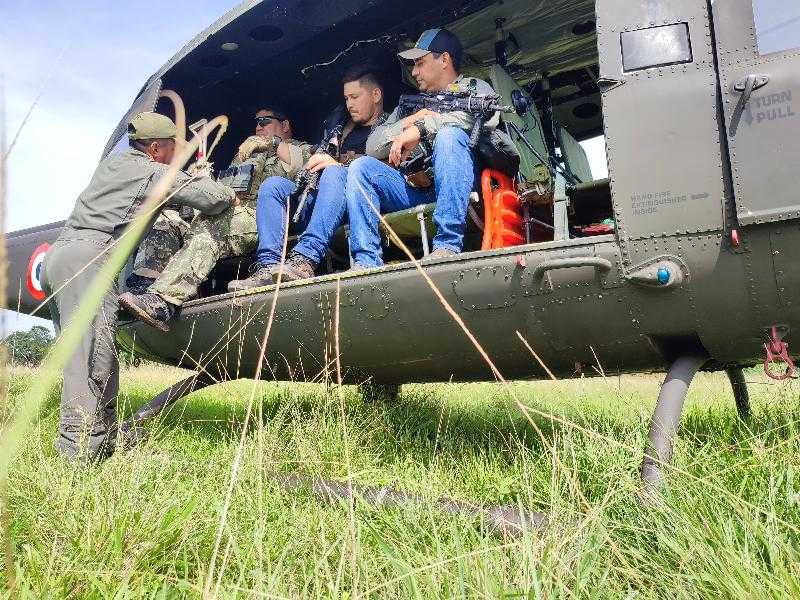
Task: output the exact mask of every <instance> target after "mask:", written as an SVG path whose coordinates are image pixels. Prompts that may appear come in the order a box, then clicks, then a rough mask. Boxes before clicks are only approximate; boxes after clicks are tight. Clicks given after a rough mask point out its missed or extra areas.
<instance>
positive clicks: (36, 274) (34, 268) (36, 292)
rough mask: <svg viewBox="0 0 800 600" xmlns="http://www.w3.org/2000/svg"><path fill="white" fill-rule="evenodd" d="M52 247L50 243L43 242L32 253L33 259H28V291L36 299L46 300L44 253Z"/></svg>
mask: <svg viewBox="0 0 800 600" xmlns="http://www.w3.org/2000/svg"><path fill="white" fill-rule="evenodd" d="M49 248H50V244H42V245H41V246H39V247H37V248H36V250H34V251H33V254H31V259H30V260H29V261H28V279H27V282H26V284H27V286H28V291H29V292H30V294H31V296H33V298H34V299H35V300H44V299H45V297H46V296H47V294H45V293H44V290H43V289H42V262H43V261H44V255H45V254H46V253H47V250H48V249H49Z"/></svg>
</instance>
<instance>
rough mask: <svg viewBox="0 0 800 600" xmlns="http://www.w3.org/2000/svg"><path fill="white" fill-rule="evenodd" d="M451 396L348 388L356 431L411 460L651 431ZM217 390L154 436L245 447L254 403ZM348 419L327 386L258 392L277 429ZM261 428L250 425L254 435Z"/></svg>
mask: <svg viewBox="0 0 800 600" xmlns="http://www.w3.org/2000/svg"><path fill="white" fill-rule="evenodd" d="M224 385H229V384H224ZM238 385H241V383H240V384H238ZM445 388H446V385H445V386H442V389H441V390H439V389H436V388H433V386H423V387H422V388H416V387H414V388H412V389H411V391H408V392H406V391H405V388H404V391H403V392H402V393H401V395H400V396H399V397H398V398H397V399H396V400H391V399H388V398H378V399H377V400H376V401H373V402H367V401H365V400H364V396H363V395H362V394H361V393H360V391H359V390H358V388H356V387H354V386H346V387H345V388H344V390H345V391H344V393H345V410H346V418H347V421H348V427H349V428H352V429H355V430H360V431H362V432H366V433H363V435H362V437H364V438H365V439H364V441H365V442H366V443H369V442H370V441H374V442H375V444H376V445H383V443H384V442H385V440H386V439H387V437H388V438H390V439H391V440H392V442H393V444H394V446H396V448H398V449H403V450H404V451H405V452H407V453H410V454H416V455H420V456H431V455H432V454H431V453H432V451H433V449H434V446H435V447H436V451H437V452H439V453H440V454H441V453H444V454H450V455H459V454H470V455H478V454H481V455H492V456H496V455H497V454H498V453H499V454H501V455H504V456H506V457H507V459H508V460H513V457H514V456H515V455H516V454H518V453H519V452H520V451H521V450H524V451H526V452H530V453H533V454H538V453H546V452H548V451H549V450H550V448H552V446H553V444H554V443H556V440H557V439H559V438H563V437H564V436H568V435H574V434H575V432H576V431H578V432H579V430H580V429H585V430H591V431H597V432H598V433H600V434H601V435H603V436H609V437H614V438H615V439H623V438H624V437H626V436H628V435H630V433H631V430H632V429H635V428H639V427H645V428H646V424H645V423H639V422H636V423H632V422H630V421H629V420H625V419H623V418H621V417H619V416H618V415H613V414H606V413H601V414H597V413H592V414H590V415H582V414H579V413H569V412H567V413H559V417H560V418H561V419H563V420H564V421H566V423H564V422H559V421H558V420H553V419H550V418H548V417H547V416H546V413H547V408H545V407H542V406H537V407H536V409H535V410H534V411H533V413H529V415H528V416H527V417H526V416H525V415H524V414H523V413H522V412H521V410H519V409H518V408H517V407H516V406H515V405H514V404H513V402H512V401H511V400H510V399H506V400H501V399H500V398H499V397H498V396H495V397H493V398H488V399H487V400H486V402H485V403H483V402H481V401H478V402H469V403H466V404H465V403H463V402H461V401H459V399H458V397H455V398H454V394H453V391H452V390H449V391H448V390H446V389H445ZM243 389H244V388H243ZM215 390H219V388H210V389H208V390H203V391H199V392H195V393H194V394H192V395H190V396H189V397H188V398H187V399H185V400H182V401H180V402H178V403H176V404H175V405H174V406H172V407H170V408H169V409H168V410H167V411H165V412H164V413H163V414H162V415H160V416H159V417H158V418H157V419H156V420H155V422H154V424H151V425H150V426H149V427H150V428H151V430H152V431H154V432H155V431H156V430H157V431H158V432H159V433H157V435H163V434H166V433H168V432H169V431H175V430H179V431H183V432H185V433H186V434H189V435H194V436H199V437H202V438H205V439H206V440H208V441H211V442H222V441H227V440H233V439H238V437H239V436H240V434H241V431H242V427H243V425H244V420H245V414H246V408H247V405H246V400H247V397H246V396H244V398H243V401H237V402H236V403H232V404H226V403H225V402H221V401H220V398H223V397H225V396H227V395H229V394H231V393H232V392H226V393H224V394H220V393H219V391H215ZM259 399H260V400H261V405H260V410H259V409H258V400H259ZM527 405H528V406H535V405H532V404H530V403H527ZM340 411H341V408H340V404H339V398H338V395H337V392H336V389H335V388H332V389H331V391H330V393H326V391H325V387H324V386H323V385H316V386H304V387H303V388H302V390H301V391H296V390H293V388H292V387H291V384H290V385H289V386H280V387H278V388H277V389H273V390H270V389H269V388H267V389H266V390H263V391H260V392H257V395H256V404H255V405H254V413H253V414H254V415H258V414H260V415H261V417H262V420H263V422H264V424H265V425H266V426H270V425H275V424H276V421H277V422H283V423H286V424H289V423H290V422H292V421H299V422H300V423H309V422H313V421H314V420H315V419H319V418H320V417H321V416H327V417H331V418H335V419H339V418H340ZM543 413H544V414H543ZM255 418H257V416H256V417H255ZM254 422H255V420H253V421H251V425H249V427H250V428H251V429H252V428H253V423H254ZM570 424H575V425H576V426H577V428H578V429H577V430H576V427H574V426H572V425H570ZM579 434H580V432H579ZM580 435H589V434H586V433H583V434H580Z"/></svg>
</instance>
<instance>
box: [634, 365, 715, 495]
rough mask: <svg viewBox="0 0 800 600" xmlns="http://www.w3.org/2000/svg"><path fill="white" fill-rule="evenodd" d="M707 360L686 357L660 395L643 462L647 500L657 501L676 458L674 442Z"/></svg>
mask: <svg viewBox="0 0 800 600" xmlns="http://www.w3.org/2000/svg"><path fill="white" fill-rule="evenodd" d="M707 360H708V358H707V357H705V356H682V357H680V358H679V359H677V360H676V361H675V362H674V363H672V366H671V367H670V369H669V373H667V377H666V379H665V380H664V383H663V384H662V386H661V392H660V393H659V394H658V402H657V404H656V410H655V412H654V413H653V419H652V421H651V422H650V432H649V434H648V444H647V448H646V449H645V452H644V460H643V461H642V469H641V473H642V492H643V497H644V498H645V499H648V498H653V497H655V493H656V492H657V491H658V488H659V487H660V485H661V481H662V480H663V478H664V474H663V470H662V467H663V466H664V465H667V464H669V461H670V459H671V458H672V448H673V441H674V439H675V433H676V432H677V430H678V424H679V423H680V420H681V413H682V412H683V403H684V401H685V400H686V392H688V391H689V386H690V385H691V383H692V380H693V379H694V376H695V374H696V373H697V371H698V369H700V367H701V366H703V363H705V362H706V361H707Z"/></svg>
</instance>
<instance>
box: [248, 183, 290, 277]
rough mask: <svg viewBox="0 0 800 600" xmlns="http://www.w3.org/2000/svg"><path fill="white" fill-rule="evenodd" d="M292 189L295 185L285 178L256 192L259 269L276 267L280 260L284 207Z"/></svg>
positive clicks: (284, 216)
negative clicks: (260, 267) (261, 267)
mask: <svg viewBox="0 0 800 600" xmlns="http://www.w3.org/2000/svg"><path fill="white" fill-rule="evenodd" d="M295 187H296V186H295V184H294V182H293V181H289V180H288V179H286V178H285V177H270V178H268V179H267V180H266V181H265V182H264V183H262V184H261V187H260V188H259V190H258V207H257V209H256V224H257V225H258V250H257V251H256V262H257V263H258V264H259V265H260V266H264V267H270V266H274V265H277V264H279V263H280V262H281V259H282V258H283V240H284V237H285V235H286V227H287V225H288V221H287V214H286V203H287V202H288V199H289V195H290V194H291V193H292V192H294V190H295ZM290 208H294V207H290ZM292 216H293V215H292V214H289V215H288V218H289V219H291V218H292Z"/></svg>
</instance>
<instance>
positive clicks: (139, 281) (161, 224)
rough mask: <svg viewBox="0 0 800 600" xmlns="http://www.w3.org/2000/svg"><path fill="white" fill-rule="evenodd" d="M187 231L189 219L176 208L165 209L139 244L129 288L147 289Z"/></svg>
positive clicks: (180, 243) (138, 290)
mask: <svg viewBox="0 0 800 600" xmlns="http://www.w3.org/2000/svg"><path fill="white" fill-rule="evenodd" d="M188 233H189V223H187V222H186V221H184V220H183V219H182V218H181V217H180V215H179V214H178V211H177V210H173V209H171V208H168V209H166V210H164V211H162V212H161V214H160V215H158V218H157V219H156V220H155V222H154V223H153V228H152V229H151V230H150V233H148V234H147V235H146V236H145V237H144V239H143V240H142V241H141V243H140V244H139V249H138V250H137V251H136V258H135V259H134V261H133V271H132V273H131V275H130V276H129V277H128V279H127V280H126V282H125V283H126V285H127V287H128V290H130V291H132V292H134V293H138V294H141V293H144V291H145V290H146V289H147V288H148V287H149V286H150V285H151V284H152V283H153V282H154V281H155V280H156V278H157V277H158V276H159V275H161V273H162V272H163V271H164V268H165V267H166V266H167V263H168V262H169V261H170V259H171V258H172V257H173V256H175V253H176V252H178V250H180V249H181V246H183V242H184V239H185V238H186V236H187V234H188Z"/></svg>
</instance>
